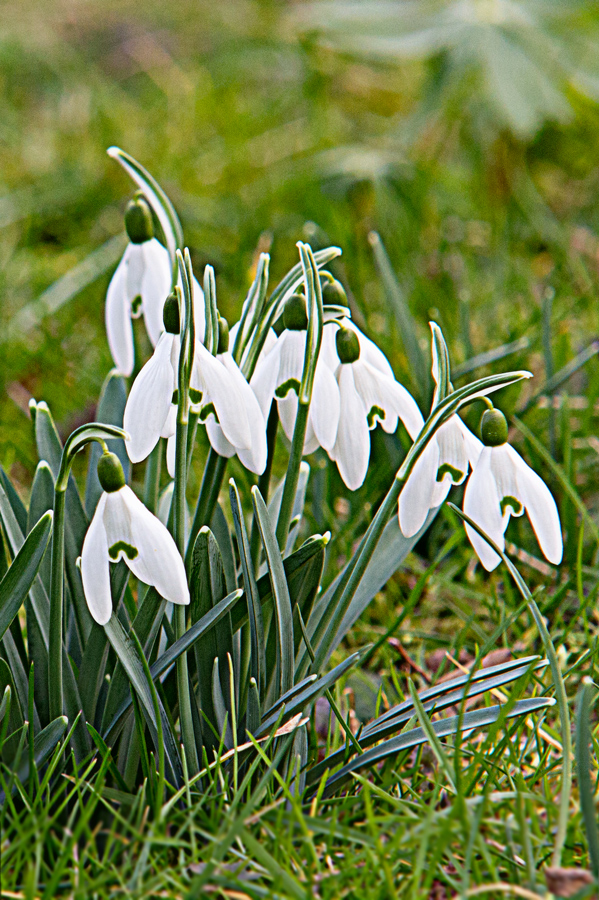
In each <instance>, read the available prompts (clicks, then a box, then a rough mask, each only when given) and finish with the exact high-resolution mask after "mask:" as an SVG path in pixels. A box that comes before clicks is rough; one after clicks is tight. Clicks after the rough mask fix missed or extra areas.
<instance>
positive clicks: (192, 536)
mask: <svg viewBox="0 0 599 900" xmlns="http://www.w3.org/2000/svg"><path fill="white" fill-rule="evenodd" d="M226 466H227V459H226V457H224V456H219V455H218V453H216V451H215V450H212V449H211V450H210V453H209V454H208V459H207V460H206V467H205V469H204V476H203V478H202V486H201V487H200V495H199V497H198V502H197V505H196V511H195V513H194V517H193V522H192V525H191V529H190V532H189V540H188V542H187V552H186V555H185V565H186V566H187V568H188V569H189V566H190V564H191V554H192V553H193V545H194V544H195V540H196V538H197V536H198V533H199V531H200V528H202V526H203V525H210V520H211V519H212V513H213V512H214V507H215V506H216V502H217V500H218V495H219V493H220V487H221V484H222V481H223V476H224V474H225V468H226Z"/></svg>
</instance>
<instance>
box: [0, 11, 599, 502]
mask: <svg viewBox="0 0 599 900" xmlns="http://www.w3.org/2000/svg"><path fill="white" fill-rule="evenodd" d="M597 49H599V11H598V9H597V6H596V4H593V3H579V2H569V3H560V2H555V0H543V2H517V0H514V2H505V0H470V2H468V0H460V2H449V0H444V2H441V0H436V2H427V0H423V2H422V0H417V2H413V0H396V2H392V3H384V2H374V0H361V2H355V3H350V2H348V3H344V2H320V3H312V4H308V3H303V2H295V3H293V2H287V3H285V2H280V0H279V2H267V0H264V2H258V0H227V2H226V3H220V4H215V3H208V2H204V0H194V2H190V0H180V2H179V3H177V4H161V3H158V2H154V0H149V2H146V3H144V4H140V3H133V2H131V0H120V2H116V0H101V2H99V0H88V2H78V0H50V2H48V0H46V2H43V3H42V2H40V0H26V2H23V0H21V2H10V0H9V2H5V3H4V4H3V6H2V18H1V22H0V78H1V85H2V90H1V99H0V104H1V105H0V229H1V232H0V290H1V292H2V298H3V302H2V306H1V313H0V315H1V329H0V341H1V343H2V346H1V349H0V353H1V363H0V373H1V376H2V382H3V385H2V391H1V393H0V463H2V465H4V466H5V468H7V469H8V470H9V471H10V473H11V475H12V477H13V478H14V479H15V480H16V481H17V483H19V484H20V485H21V486H22V487H23V488H24V490H25V491H26V489H27V485H28V483H29V482H30V478H31V475H32V472H33V470H34V466H35V451H34V447H33V442H32V440H31V437H30V426H29V424H28V421H27V417H26V415H27V413H26V410H27V403H28V400H29V398H30V396H33V397H35V398H36V399H37V400H46V401H48V403H49V404H50V406H51V408H52V410H53V412H54V415H55V418H56V420H57V422H58V424H59V427H60V430H61V432H62V434H63V436H64V435H66V434H67V433H68V432H69V431H70V430H72V428H73V427H75V426H76V425H78V424H80V423H81V422H82V421H85V420H87V419H90V418H92V417H93V413H94V404H95V402H96V399H97V397H98V393H99V390H100V387H101V384H102V381H103V379H104V377H105V375H106V373H107V371H108V370H109V368H110V366H111V359H110V356H109V353H108V347H107V343H106V339H105V335H104V312H103V306H104V297H105V291H106V286H107V283H108V280H109V277H110V274H111V273H112V271H113V270H114V267H115V265H116V262H117V260H118V258H119V256H120V253H121V251H122V247H123V246H124V238H123V236H122V233H123V226H122V212H123V209H124V206H125V203H126V201H127V199H128V197H129V196H130V194H131V192H132V191H131V185H130V183H129V182H128V180H127V178H126V176H125V175H124V173H123V172H122V171H121V170H120V169H119V167H118V166H117V165H116V164H115V163H114V162H112V161H111V160H110V159H108V157H107V156H106V155H105V149H106V148H107V147H108V146H110V145H111V144H117V145H119V146H120V147H122V148H123V149H125V150H126V151H127V152H129V153H131V154H132V155H133V156H135V157H136V158H138V159H139V160H140V161H141V162H142V163H143V164H144V165H145V166H146V167H147V168H148V169H149V170H150V171H151V172H152V173H153V174H154V175H155V177H157V178H158V180H159V181H160V182H161V183H162V184H163V186H164V187H165V189H166V190H167V192H168V193H169V194H170V196H171V198H172V199H173V201H174V203H175V205H176V207H177V209H178V211H179V213H180V216H181V219H182V221H183V225H184V229H185V235H186V240H187V243H188V244H189V246H190V249H191V251H192V258H193V261H194V265H195V267H196V269H201V267H203V265H204V264H206V263H207V262H210V263H211V264H212V265H214V267H215V269H216V273H217V290H218V297H219V304H220V306H221V309H222V311H223V312H224V314H225V315H227V316H228V317H229V319H230V320H233V321H234V320H235V319H236V318H237V315H238V312H239V309H240V305H241V301H242V298H243V296H244V295H245V291H246V289H247V286H248V284H249V281H250V278H251V270H252V264H253V261H254V259H255V256H256V250H257V248H260V249H268V248H270V249H271V254H272V262H271V283H273V284H274V283H275V282H276V280H277V277H278V276H281V275H282V274H284V272H285V271H286V270H287V268H288V267H289V266H290V265H292V264H293V263H294V262H295V261H296V254H297V251H296V249H295V242H296V241H297V240H298V239H300V238H301V239H309V240H311V242H312V243H313V244H314V245H315V246H319V245H321V244H323V243H325V242H331V243H335V244H338V245H339V246H341V247H342V248H343V257H342V263H341V264H340V266H339V268H338V269H337V271H336V274H337V275H338V276H339V277H340V278H341V279H342V280H343V281H344V282H345V284H346V285H347V287H348V292H349V294H350V299H351V302H352V304H353V308H354V313H355V316H356V318H357V320H358V321H359V322H360V323H361V324H363V325H364V327H366V328H367V330H368V333H369V334H370V336H371V337H373V338H374V339H375V340H377V341H378V342H379V343H380V345H381V346H382V347H383V349H384V350H385V352H387V354H388V355H389V357H390V358H391V360H392V362H393V365H394V368H395V371H396V375H397V376H398V378H400V379H401V380H403V381H404V383H405V384H406V385H407V386H408V387H410V388H411V389H412V390H414V391H415V393H416V394H418V393H419V391H420V392H422V383H421V382H420V380H419V378H418V376H417V375H416V374H414V372H413V370H410V366H409V365H408V358H407V356H406V352H405V350H406V347H405V342H404V340H403V336H402V334H401V330H400V328H399V326H398V320H397V309H396V307H394V305H393V302H391V301H390V299H389V295H388V293H386V292H385V290H384V287H383V284H382V282H381V279H380V276H379V273H378V272H377V269H376V266H375V262H374V257H373V247H372V239H370V240H369V235H371V232H373V231H376V232H378V233H379V234H380V236H381V238H382V240H383V242H384V244H385V246H386V248H387V251H388V254H389V257H390V259H391V263H392V265H393V268H394V270H395V272H396V275H397V279H398V286H399V288H400V290H401V292H402V295H403V298H404V299H405V300H406V301H407V303H408V304H409V308H410V310H411V313H412V315H413V317H414V320H415V323H416V324H415V328H416V334H417V338H418V339H419V341H420V343H421V345H422V347H423V348H424V350H425V351H426V352H428V351H427V350H426V348H427V345H428V340H429V336H428V328H427V325H426V323H427V320H428V319H429V318H435V319H436V320H437V321H439V322H440V324H441V325H442V327H443V328H444V330H445V333H446V336H447V339H448V342H449V344H450V349H451V352H452V359H453V362H454V363H455V364H459V363H464V361H466V360H468V359H469V358H471V357H472V356H473V355H475V354H478V353H481V352H483V351H486V350H489V349H491V348H493V347H497V346H499V345H502V344H505V343H506V342H511V341H514V340H516V339H519V338H525V339H526V342H527V346H526V347H524V346H522V347H521V349H520V350H519V351H518V352H516V353H513V354H511V356H509V357H508V358H507V359H506V360H504V361H502V363H501V365H502V366H503V367H504V368H507V367H509V368H516V367H518V366H527V367H530V368H532V370H533V371H534V372H535V374H536V375H537V376H538V377H537V378H536V379H535V382H536V383H535V384H534V385H532V386H531V385H527V387H526V388H525V389H524V391H528V392H529V395H530V394H532V393H533V392H534V391H535V390H538V389H539V388H540V387H541V386H542V384H543V381H544V379H545V378H546V377H547V376H550V375H551V373H552V372H553V371H556V370H558V369H559V368H560V367H561V366H562V365H564V364H565V363H566V362H568V361H569V360H570V359H571V358H572V357H573V356H574V355H575V354H576V353H577V352H579V351H580V350H581V349H583V348H584V347H585V346H588V344H589V343H590V341H591V340H592V338H593V337H594V336H595V333H596V331H597V325H596V322H597V311H596V294H597V290H596V289H597V276H598V264H599V239H598V237H597V234H598V233H599V204H598V202H597V195H598V191H597V188H598V175H597V165H596V160H597V146H598V138H599V114H598V111H599V108H598V106H597V102H596V101H597V98H598V97H599V53H598V52H597ZM477 371H479V372H484V371H485V370H484V369H479V370H477ZM576 378H577V379H578V381H576V380H574V381H573V382H569V383H568V384H569V389H570V390H573V391H574V392H577V393H579V394H587V395H589V396H590V397H591V401H594V398H595V395H596V394H597V393H598V392H599V370H598V367H597V364H596V361H595V360H594V359H592V360H591V361H590V363H589V364H588V365H587V366H586V368H585V370H584V374H583V375H581V374H578V375H577V376H576ZM572 386H573V388H572ZM510 398H511V399H510ZM525 400H526V395H525V394H523V393H522V391H521V390H520V389H518V391H517V392H516V393H514V394H513V395H508V397H507V399H506V401H505V402H506V404H507V407H508V411H510V410H511V409H513V407H514V404H516V402H517V403H518V405H519V406H520V407H521V406H522V404H523V403H524V402H525ZM592 415H593V406H592V403H591V406H590V407H589V408H587V410H586V412H585V413H583V417H584V418H585V423H586V425H585V428H584V429H583V433H584V440H585V441H587V437H588V433H589V424H592V423H591V417H592ZM535 417H536V418H535ZM528 422H529V425H532V426H533V427H535V428H536V427H537V426H538V428H539V429H541V428H544V427H545V426H546V425H548V419H547V412H546V411H545V412H536V411H535V410H533V411H532V413H531V415H529V417H528ZM549 424H550V423H549ZM591 431H592V428H591ZM542 436H543V438H544V439H545V438H546V437H548V438H551V435H550V434H549V435H548V434H546V433H543V435H542ZM382 441H383V438H382V436H381V435H377V438H376V441H375V444H376V447H377V448H378V449H377V450H376V452H378V453H379V455H380V456H381V458H383V456H382V454H383V452H384V451H385V452H388V451H389V447H390V445H383V444H382V443H381V442H382ZM574 446H576V445H574ZM585 448H586V450H587V451H588V449H589V448H588V446H587V445H585ZM552 449H553V451H554V453H558V455H559V448H558V449H556V448H555V447H553V448H552ZM591 449H592V448H591ZM596 456H597V452H596V451H595V452H594V453H590V455H589V453H588V452H587V453H585V460H586V462H585V467H586V469H585V471H586V473H587V475H592V474H593V473H595V474H596V464H595V462H594V460H595V457H596ZM392 462H393V460H391V464H392Z"/></svg>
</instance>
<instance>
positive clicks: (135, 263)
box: [105, 195, 171, 375]
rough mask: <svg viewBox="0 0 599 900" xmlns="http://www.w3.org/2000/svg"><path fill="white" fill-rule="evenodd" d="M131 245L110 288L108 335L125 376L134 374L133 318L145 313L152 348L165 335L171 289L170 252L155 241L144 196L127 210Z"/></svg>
mask: <svg viewBox="0 0 599 900" xmlns="http://www.w3.org/2000/svg"><path fill="white" fill-rule="evenodd" d="M125 228H126V230H127V235H128V237H129V241H130V243H129V244H128V246H127V248H126V250H125V252H124V254H123V256H122V258H121V261H120V263H119V264H118V266H117V269H116V271H115V273H114V275H113V276H112V279H111V281H110V284H109V285H108V292H107V294H106V311H105V317H106V334H107V336H108V345H109V347H110V352H111V353H112V358H113V360H114V364H115V366H116V368H117V369H118V371H119V372H120V373H121V374H122V375H130V374H131V372H132V371H133V364H134V350H133V326H132V323H131V319H132V318H136V317H137V316H140V315H141V314H142V313H143V317H144V322H145V325H146V330H147V332H148V337H149V338H150V341H151V343H152V346H154V347H155V346H156V344H157V343H158V338H159V337H160V333H161V331H162V307H163V304H164V301H165V299H166V297H167V295H168V292H169V290H170V286H171V262H170V257H169V254H168V251H167V250H166V248H165V247H163V246H162V244H161V243H160V242H159V241H157V240H156V238H155V237H154V224H153V222H152V212H151V210H150V207H149V205H148V203H147V201H146V200H145V199H144V198H143V196H139V195H138V196H136V197H135V198H134V199H133V200H131V201H130V203H129V204H128V206H127V210H126V212H125Z"/></svg>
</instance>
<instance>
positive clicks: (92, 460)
mask: <svg viewBox="0 0 599 900" xmlns="http://www.w3.org/2000/svg"><path fill="white" fill-rule="evenodd" d="M126 402H127V387H126V384H125V378H124V376H123V375H121V374H120V373H119V372H117V371H116V370H115V369H113V370H112V371H111V372H109V373H108V375H107V376H106V380H105V381H104V384H103V385H102V393H101V394H100V399H99V401H98V408H97V410H96V418H97V420H98V422H103V423H105V424H106V425H116V426H117V428H122V427H123V414H124V411H125V404H126ZM106 443H107V446H108V449H109V450H110V451H111V452H112V453H116V455H117V456H118V458H119V459H120V461H121V465H122V466H123V472H124V473H125V481H126V482H128V481H129V476H130V473H131V463H130V462H129V457H128V456H127V451H126V449H125V442H124V441H123V440H121V439H119V438H116V439H113V440H110V441H107V442H106ZM101 453H102V450H101V448H100V446H99V444H97V443H93V444H92V446H91V448H90V454H89V465H88V469H87V481H86V484H85V511H86V513H87V515H88V516H89V518H90V519H91V517H92V516H93V514H94V510H95V508H96V505H97V503H98V500H99V499H100V495H101V493H102V488H101V487H100V482H99V480H98V472H97V467H98V460H99V459H100V455H101Z"/></svg>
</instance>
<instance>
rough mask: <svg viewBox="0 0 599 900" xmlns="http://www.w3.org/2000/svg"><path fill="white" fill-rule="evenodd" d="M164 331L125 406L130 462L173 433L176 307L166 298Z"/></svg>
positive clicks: (175, 302)
mask: <svg viewBox="0 0 599 900" xmlns="http://www.w3.org/2000/svg"><path fill="white" fill-rule="evenodd" d="M163 317H164V327H165V330H164V331H163V332H162V334H161V335H160V337H159V339H158V343H157V344H156V349H155V350H154V353H153V355H152V356H151V357H150V359H149V360H148V362H147V363H146V364H145V366H144V367H143V369H142V370H141V372H140V373H139V375H138V376H137V378H136V379H135V381H134V382H133V387H132V388H131V392H130V394H129V397H128V398H127V405H126V406H125V414H124V417H123V427H124V429H125V431H127V432H128V433H129V435H130V438H131V439H130V440H129V441H127V453H128V454H129V459H130V460H131V462H134V463H135V462H141V460H142V459H145V458H146V456H149V454H150V453H151V452H152V450H153V449H154V447H155V446H156V444H157V443H158V439H159V438H160V437H171V436H172V435H174V433H175V415H176V406H174V404H173V394H174V392H175V388H176V387H177V377H178V368H179V350H180V339H179V330H180V326H179V304H178V300H177V296H176V294H170V295H169V296H168V298H167V300H166V302H165V304H164V312H163Z"/></svg>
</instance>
